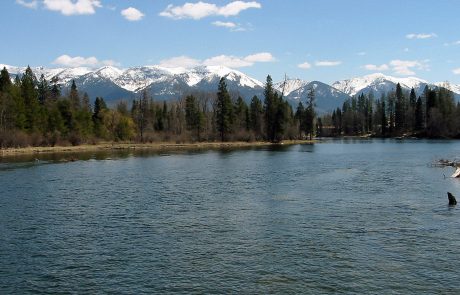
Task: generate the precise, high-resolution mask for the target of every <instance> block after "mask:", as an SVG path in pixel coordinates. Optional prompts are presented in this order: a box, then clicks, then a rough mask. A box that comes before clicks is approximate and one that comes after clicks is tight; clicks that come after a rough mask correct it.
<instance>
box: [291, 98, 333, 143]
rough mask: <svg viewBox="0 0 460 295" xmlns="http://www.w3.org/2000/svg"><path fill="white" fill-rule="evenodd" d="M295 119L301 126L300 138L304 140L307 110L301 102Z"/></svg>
mask: <svg viewBox="0 0 460 295" xmlns="http://www.w3.org/2000/svg"><path fill="white" fill-rule="evenodd" d="M333 118H335V111H334V114H333ZM295 119H296V120H297V124H298V125H299V138H302V132H303V131H304V125H305V108H304V107H303V104H302V102H301V101H299V104H298V105H297V110H296V112H295Z"/></svg>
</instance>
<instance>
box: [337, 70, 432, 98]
mask: <svg viewBox="0 0 460 295" xmlns="http://www.w3.org/2000/svg"><path fill="white" fill-rule="evenodd" d="M398 83H399V84H400V85H401V87H402V88H404V89H406V90H407V89H409V90H410V89H411V88H414V89H415V90H416V91H418V90H419V89H420V88H423V87H424V86H425V85H427V84H428V82H427V81H425V80H422V79H419V78H415V77H406V78H398V77H392V76H388V75H384V74H382V73H375V74H370V75H366V76H363V77H356V78H352V79H347V80H342V81H337V82H334V83H333V84H332V87H334V88H336V89H338V90H340V91H342V92H345V93H347V94H348V95H351V96H353V95H357V94H360V93H365V94H367V93H369V92H371V91H372V92H374V94H381V93H386V92H389V91H393V90H395V89H396V85H397V84H398Z"/></svg>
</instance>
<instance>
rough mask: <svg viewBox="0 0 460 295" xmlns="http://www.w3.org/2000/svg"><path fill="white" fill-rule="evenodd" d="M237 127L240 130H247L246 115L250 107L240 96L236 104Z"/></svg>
mask: <svg viewBox="0 0 460 295" xmlns="http://www.w3.org/2000/svg"><path fill="white" fill-rule="evenodd" d="M234 110H235V127H236V128H238V129H240V130H241V129H246V127H247V123H246V114H247V110H248V106H247V105H246V103H245V102H244V100H243V98H242V97H241V96H238V99H237V100H236V103H235V107H234Z"/></svg>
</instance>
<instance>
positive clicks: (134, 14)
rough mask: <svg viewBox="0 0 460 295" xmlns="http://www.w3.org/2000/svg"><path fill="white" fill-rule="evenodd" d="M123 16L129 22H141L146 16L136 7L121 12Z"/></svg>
mask: <svg viewBox="0 0 460 295" xmlns="http://www.w3.org/2000/svg"><path fill="white" fill-rule="evenodd" d="M121 15H122V16H123V17H124V18H126V19H127V20H129V21H132V22H133V21H139V20H141V19H142V18H143V17H144V14H143V13H142V12H140V11H139V10H137V9H136V8H134V7H128V8H126V9H123V10H122V11H121Z"/></svg>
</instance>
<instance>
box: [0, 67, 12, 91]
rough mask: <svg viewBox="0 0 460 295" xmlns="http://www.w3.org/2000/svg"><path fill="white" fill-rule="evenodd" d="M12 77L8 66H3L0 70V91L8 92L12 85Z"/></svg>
mask: <svg viewBox="0 0 460 295" xmlns="http://www.w3.org/2000/svg"><path fill="white" fill-rule="evenodd" d="M11 85H12V84H11V78H10V74H9V73H8V70H7V69H6V67H3V69H2V71H1V72H0V92H6V91H7V90H8V89H9V88H10V87H11Z"/></svg>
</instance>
